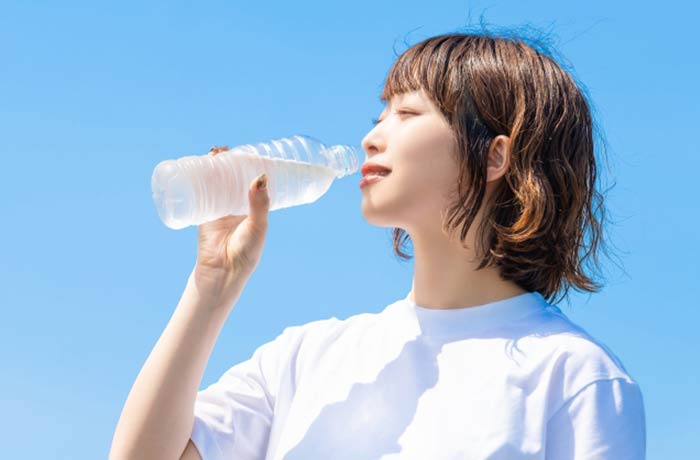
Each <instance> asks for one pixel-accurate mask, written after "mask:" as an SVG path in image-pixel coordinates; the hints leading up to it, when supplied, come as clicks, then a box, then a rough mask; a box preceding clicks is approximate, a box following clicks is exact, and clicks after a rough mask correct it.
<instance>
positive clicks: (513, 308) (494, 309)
mask: <svg viewBox="0 0 700 460" xmlns="http://www.w3.org/2000/svg"><path fill="white" fill-rule="evenodd" d="M410 294H411V293H410V291H409V293H408V294H407V295H406V297H405V298H404V299H403V303H404V305H405V306H406V307H407V309H408V311H409V313H410V314H411V316H413V317H414V318H415V319H416V321H417V322H418V325H419V327H420V330H421V334H422V335H428V336H453V335H462V334H464V335H469V334H471V333H475V332H483V331H485V330H487V329H493V328H497V327H500V326H503V325H505V324H507V323H510V322H513V321H515V320H517V319H520V318H522V317H524V316H527V315H529V314H532V313H535V312H537V311H542V310H544V309H545V308H546V307H547V305H548V304H547V301H546V300H545V299H544V297H543V296H542V295H541V294H540V293H539V292H526V293H523V294H519V295H516V296H513V297H509V298H506V299H502V300H497V301H495V302H489V303H486V304H483V305H476V306H472V307H464V308H452V309H433V308H426V307H423V306H420V305H416V303H415V302H414V301H412V300H411V299H410Z"/></svg>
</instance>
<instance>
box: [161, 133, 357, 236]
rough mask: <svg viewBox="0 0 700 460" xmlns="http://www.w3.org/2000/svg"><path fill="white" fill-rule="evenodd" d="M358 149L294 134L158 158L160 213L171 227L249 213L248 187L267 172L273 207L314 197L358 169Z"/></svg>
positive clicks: (289, 205) (301, 202) (317, 196)
mask: <svg viewBox="0 0 700 460" xmlns="http://www.w3.org/2000/svg"><path fill="white" fill-rule="evenodd" d="M358 168H359V161H358V155H357V151H356V149H355V148H353V147H351V146H349V145H334V146H330V147H326V146H325V145H323V144H322V143H321V142H319V141H318V140H316V139H314V138H312V137H310V136H305V135H295V136H291V137H287V138H282V139H276V140H273V141H270V142H260V143H257V144H244V145H240V146H237V147H234V148H233V149H231V150H229V151H226V152H224V153H220V154H218V155H202V156H186V157H182V158H179V159H177V160H166V161H163V162H161V163H159V164H158V165H157V166H156V167H155V169H154V171H153V176H152V177H151V190H152V192H153V201H154V203H155V205H156V208H157V210H158V216H159V217H160V219H161V220H162V221H163V223H164V224H165V225H166V226H168V227H170V228H172V229H175V230H177V229H181V228H185V227H187V226H190V225H199V224H202V223H204V222H209V221H212V220H215V219H218V218H220V217H223V216H227V215H247V214H248V213H249V207H248V187H249V186H250V183H251V182H252V180H253V179H254V178H256V177H257V176H259V175H260V174H262V173H265V174H267V179H268V181H267V184H268V194H269V196H270V211H274V210H276V209H282V208H288V207H291V206H297V205H301V204H307V203H313V202H314V201H316V200H317V199H318V198H320V197H321V196H322V195H323V194H324V193H326V192H327V191H328V189H329V188H330V186H331V183H332V182H333V180H334V179H336V178H340V177H344V176H347V175H350V174H353V173H355V172H357V170H358Z"/></svg>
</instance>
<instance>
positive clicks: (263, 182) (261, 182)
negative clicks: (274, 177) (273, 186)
mask: <svg viewBox="0 0 700 460" xmlns="http://www.w3.org/2000/svg"><path fill="white" fill-rule="evenodd" d="M256 185H257V187H258V190H262V189H264V188H265V187H267V176H266V175H265V173H263V174H261V175H259V176H258V182H257V184H256Z"/></svg>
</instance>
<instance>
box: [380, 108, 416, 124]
mask: <svg viewBox="0 0 700 460" xmlns="http://www.w3.org/2000/svg"><path fill="white" fill-rule="evenodd" d="M396 113H397V114H399V115H418V114H417V113H416V112H410V111H408V110H397V111H396ZM382 121H384V120H380V119H378V118H372V124H373V125H374V126H377V125H378V124H379V123H381V122H382Z"/></svg>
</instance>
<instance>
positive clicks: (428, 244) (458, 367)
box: [111, 34, 645, 460]
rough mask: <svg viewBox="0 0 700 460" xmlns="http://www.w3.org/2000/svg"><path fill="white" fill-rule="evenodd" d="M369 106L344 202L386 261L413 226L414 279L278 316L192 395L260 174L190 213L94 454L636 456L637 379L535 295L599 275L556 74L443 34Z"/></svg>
mask: <svg viewBox="0 0 700 460" xmlns="http://www.w3.org/2000/svg"><path fill="white" fill-rule="evenodd" d="M382 100H383V101H384V102H385V103H386V108H385V110H384V111H383V112H382V113H381V115H380V117H379V119H378V120H376V122H375V123H376V125H375V127H374V128H373V129H372V130H371V131H370V132H369V133H368V134H367V135H366V137H365V138H364V139H363V142H362V146H363V148H364V150H365V152H366V154H367V161H366V162H365V164H364V165H363V175H365V180H364V181H363V183H362V185H361V186H362V213H363V215H364V216H365V218H366V219H367V221H368V222H370V223H372V224H374V225H379V226H383V227H395V229H394V250H395V251H396V253H397V254H398V255H399V256H401V257H408V256H407V255H406V254H404V253H403V252H402V251H401V245H402V244H403V243H405V242H406V241H407V239H408V237H410V241H411V242H412V244H413V246H414V249H415V271H414V277H413V285H412V289H411V291H410V292H409V293H408V294H407V296H406V297H405V298H403V299H399V300H397V301H396V302H394V303H392V304H390V305H388V306H386V308H385V309H384V310H383V311H382V312H380V313H378V314H369V313H365V314H360V315H355V316H352V317H350V318H347V319H345V320H340V319H338V318H335V317H334V318H329V319H326V320H320V321H314V322H311V323H307V324H304V325H301V326H292V327H288V328H286V329H285V330H284V331H283V332H282V333H281V334H280V335H279V336H278V337H277V338H276V339H275V340H273V341H271V342H269V343H266V344H264V345H262V346H261V347H259V348H258V349H257V350H256V351H255V353H254V354H253V356H252V357H251V358H250V359H249V360H247V361H245V362H242V363H239V364H237V365H235V366H233V367H232V368H231V369H230V370H229V371H227V372H226V373H225V374H224V375H223V376H222V377H221V379H219V381H218V382H216V383H214V384H213V385H211V386H209V387H208V388H206V389H205V390H203V391H200V392H197V388H198V385H199V383H200V381H201V377H202V374H203V372H204V368H205V366H206V362H207V360H208V357H209V355H210V353H211V350H212V348H213V346H214V343H215V340H216V337H217V336H218V334H219V332H220V330H221V327H222V325H223V323H224V321H225V319H226V317H227V315H228V314H229V313H230V311H231V308H232V307H233V304H234V303H235V302H236V300H237V299H238V297H239V295H240V293H241V291H242V289H243V287H244V285H245V283H246V281H247V280H248V278H249V277H250V275H251V274H252V272H253V271H254V270H255V267H256V266H257V264H258V261H259V260H260V256H261V254H262V250H263V245H264V241H265V235H266V232H267V212H268V210H269V198H268V196H267V192H266V189H265V187H264V177H262V178H261V181H260V182H259V183H260V184H261V185H262V187H261V188H258V187H256V183H255V182H254V183H252V184H251V187H250V191H249V199H250V204H251V213H250V215H249V216H247V217H245V216H229V217H225V218H223V219H219V220H217V221H215V222H211V223H207V224H204V225H201V226H200V227H199V247H198V248H199V251H198V255H197V263H196V265H195V269H194V270H193V272H192V274H191V275H190V278H189V280H188V283H187V287H186V289H185V292H184V294H183V296H182V299H181V301H180V303H179V305H178V307H177V309H176V311H175V314H174V315H173V318H172V319H171V321H170V323H169V324H168V326H167V328H166V330H165V332H164V333H163V335H162V336H161V338H160V340H159V341H158V343H157V344H156V346H155V348H154V350H153V352H152V353H151V355H150V356H149V358H148V360H147V362H146V364H145V365H144V367H143V369H142V371H141V373H140V374H139V376H138V378H137V380H136V382H135V384H134V387H133V389H132V391H131V393H130V395H129V397H128V399H127V402H126V405H125V407H124V410H123V412H122V416H121V418H120V422H119V424H118V426H117V430H116V433H115V437H114V441H113V445H112V452H111V458H113V459H126V458H149V459H158V458H163V459H165V458H183V459H199V458H203V459H205V460H212V459H236V460H242V459H275V460H277V459H286V460H297V459H380V458H381V459H383V460H388V459H492V460H495V459H509V460H510V459H526V458H527V459H545V458H547V459H574V458H576V459H579V458H581V459H583V458H586V459H592V458H595V459H641V458H644V450H645V420H644V408H643V402H642V396H641V392H640V389H639V386H638V385H637V383H636V382H635V381H634V380H633V379H632V378H631V377H630V376H629V374H628V373H627V372H626V371H625V369H624V367H623V365H622V364H621V362H620V361H619V359H618V358H617V357H616V356H615V355H614V354H613V353H612V352H611V351H610V350H608V349H607V348H606V347H605V346H604V345H603V344H601V343H600V342H598V341H596V340H595V339H594V338H592V337H591V336H590V335H588V334H587V333H586V332H585V331H584V330H583V329H581V328H580V327H578V326H577V325H575V324H574V323H572V322H571V321H570V320H569V319H568V318H567V317H566V316H565V315H564V314H563V313H562V312H561V311H560V310H559V309H558V308H557V307H556V306H554V305H553V304H554V303H556V302H555V301H553V299H554V296H555V295H557V294H563V295H565V294H566V292H567V291H568V289H569V288H570V287H573V288H576V289H580V290H584V291H589V292H595V291H597V290H598V289H599V287H600V286H599V285H597V284H596V283H595V282H594V281H592V280H591V279H590V278H589V277H588V275H587V274H586V273H585V272H584V269H583V265H584V262H585V261H586V260H587V259H588V258H589V257H590V256H593V257H594V258H595V257H596V251H597V249H598V246H599V241H600V230H601V226H600V222H599V221H598V220H597V217H596V216H595V215H594V212H593V211H594V209H602V208H601V204H602V201H601V196H600V194H599V193H598V192H597V191H596V190H595V188H594V184H595V179H596V161H595V156H594V149H593V147H594V142H593V126H592V121H591V116H590V112H589V107H588V104H587V102H586V99H585V97H584V95H583V94H582V92H581V90H580V89H579V87H578V86H577V85H576V83H575V82H574V80H573V79H572V78H571V76H570V75H569V74H568V73H566V72H565V71H564V70H563V69H562V68H561V67H560V66H559V65H558V64H557V63H556V62H555V60H554V59H552V58H551V57H549V56H548V55H547V54H545V53H543V52H540V51H538V50H536V49H534V48H533V47H531V46H528V45H527V44H526V43H525V42H524V41H522V40H518V39H512V38H504V37H494V36H490V35H486V34H482V35H480V34H446V35H440V36H436V37H432V38H429V39H427V40H424V41H423V42H421V43H418V44H416V45H414V46H413V47H411V48H409V49H408V50H407V51H406V52H404V53H403V54H402V55H401V56H400V57H399V58H398V60H397V61H396V62H395V63H394V65H393V66H392V68H391V70H390V72H389V75H388V77H387V80H386V85H385V87H384V91H383V93H382ZM225 149H226V148H223V149H213V150H212V154H217V153H219V152H220V151H223V150H225ZM596 204H597V206H596ZM586 237H588V240H586ZM582 252H583V255H582V254H581V253H582Z"/></svg>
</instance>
